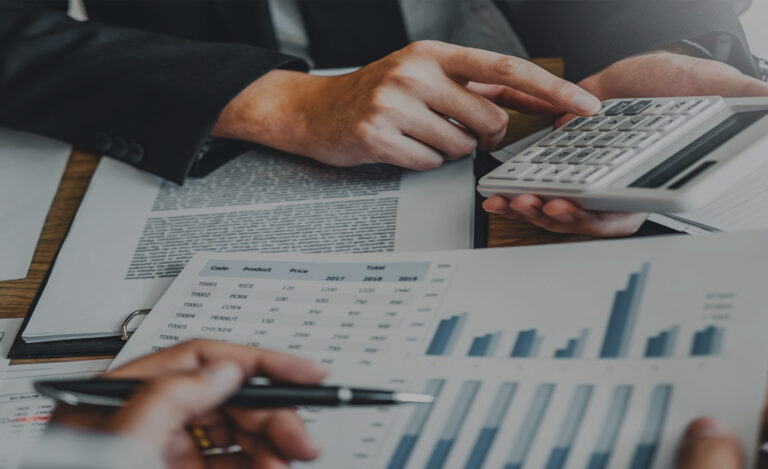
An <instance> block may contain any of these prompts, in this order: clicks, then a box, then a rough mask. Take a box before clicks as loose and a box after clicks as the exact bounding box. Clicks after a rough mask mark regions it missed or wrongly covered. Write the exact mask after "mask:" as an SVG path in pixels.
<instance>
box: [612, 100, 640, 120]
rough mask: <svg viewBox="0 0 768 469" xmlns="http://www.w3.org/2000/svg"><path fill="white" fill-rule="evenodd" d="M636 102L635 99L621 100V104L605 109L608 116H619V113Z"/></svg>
mask: <svg viewBox="0 0 768 469" xmlns="http://www.w3.org/2000/svg"><path fill="white" fill-rule="evenodd" d="M634 102H635V101H634V100H632V101H621V102H620V103H619V104H617V105H615V106H613V107H612V108H610V109H608V110H607V111H605V115H606V116H618V115H619V114H621V113H622V112H624V110H625V109H627V108H629V107H630V106H631V105H632V103H634Z"/></svg>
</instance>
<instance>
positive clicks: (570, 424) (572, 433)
mask: <svg viewBox="0 0 768 469" xmlns="http://www.w3.org/2000/svg"><path fill="white" fill-rule="evenodd" d="M593 389H594V386H592V385H590V384H582V385H579V386H576V389H574V391H573V396H572V397H571V402H570V404H569V405H568V412H567V413H566V414H565V419H564V420H563V426H562V427H560V431H559V432H558V433H557V441H556V442H555V447H554V448H553V449H552V452H551V453H550V454H549V459H548V460H547V463H546V464H545V465H544V467H545V469H562V468H563V466H565V461H566V460H567V459H568V455H569V454H570V452H571V446H573V441H574V440H575V439H576V434H577V433H578V431H579V428H580V427H581V422H582V420H583V419H584V414H585V413H586V412H587V406H588V405H589V400H590V398H591V397H592V390H593Z"/></svg>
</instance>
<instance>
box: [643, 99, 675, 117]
mask: <svg viewBox="0 0 768 469" xmlns="http://www.w3.org/2000/svg"><path fill="white" fill-rule="evenodd" d="M674 105H675V101H674V100H669V101H657V102H655V103H653V104H651V107H649V108H648V109H646V110H645V113H646V114H657V115H658V114H666V113H667V112H669V110H670V109H671V108H672V107H673V106H674Z"/></svg>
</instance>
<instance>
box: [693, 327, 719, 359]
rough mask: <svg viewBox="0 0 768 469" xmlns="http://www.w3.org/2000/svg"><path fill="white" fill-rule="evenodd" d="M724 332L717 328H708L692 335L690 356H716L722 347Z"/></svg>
mask: <svg viewBox="0 0 768 469" xmlns="http://www.w3.org/2000/svg"><path fill="white" fill-rule="evenodd" d="M724 335H725V331H724V330H723V329H722V328H720V327H717V326H709V327H707V328H706V329H704V330H703V331H699V332H696V333H695V334H694V335H693V343H692V344H691V355H693V356H702V355H718V354H719V353H720V351H721V349H722V347H723V336H724Z"/></svg>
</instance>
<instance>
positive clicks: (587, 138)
mask: <svg viewBox="0 0 768 469" xmlns="http://www.w3.org/2000/svg"><path fill="white" fill-rule="evenodd" d="M602 136H603V134H602V132H590V133H588V134H584V135H582V136H581V138H580V139H579V141H578V142H576V146H577V147H588V146H590V145H592V144H593V143H595V142H596V141H597V139H599V138H600V137H602Z"/></svg>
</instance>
